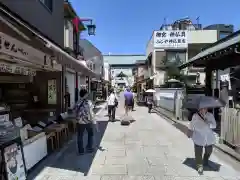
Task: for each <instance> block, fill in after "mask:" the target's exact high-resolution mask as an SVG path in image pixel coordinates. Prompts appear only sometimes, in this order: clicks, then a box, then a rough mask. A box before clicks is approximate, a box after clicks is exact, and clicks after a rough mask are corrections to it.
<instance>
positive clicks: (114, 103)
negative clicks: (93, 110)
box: [107, 89, 118, 122]
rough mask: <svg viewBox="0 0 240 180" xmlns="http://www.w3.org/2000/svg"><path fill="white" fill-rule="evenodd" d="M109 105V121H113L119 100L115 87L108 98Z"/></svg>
mask: <svg viewBox="0 0 240 180" xmlns="http://www.w3.org/2000/svg"><path fill="white" fill-rule="evenodd" d="M107 105H108V117H109V121H111V122H113V121H115V114H116V108H117V107H118V100H117V97H116V95H115V93H114V90H113V89H111V90H110V95H109V96H108V99H107Z"/></svg>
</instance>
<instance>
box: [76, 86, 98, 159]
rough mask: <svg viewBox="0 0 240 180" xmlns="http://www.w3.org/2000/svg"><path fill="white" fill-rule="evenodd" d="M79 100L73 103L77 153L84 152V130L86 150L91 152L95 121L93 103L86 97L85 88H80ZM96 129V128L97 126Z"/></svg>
mask: <svg viewBox="0 0 240 180" xmlns="http://www.w3.org/2000/svg"><path fill="white" fill-rule="evenodd" d="M79 95H80V100H79V102H78V103H76V105H75V108H74V109H75V110H76V119H77V146H78V153H79V155H82V154H84V147H83V136H84V132H85V130H86V131H87V134H88V141H87V146H86V152H88V153H91V152H93V151H94V148H93V136H94V125H96V128H97V123H96V121H95V120H94V112H93V104H92V102H91V101H90V100H89V99H88V97H89V94H88V92H87V90H86V89H81V90H80V92H79ZM97 130H98V128H97Z"/></svg>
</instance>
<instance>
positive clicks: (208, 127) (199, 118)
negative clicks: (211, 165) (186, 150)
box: [188, 108, 216, 174]
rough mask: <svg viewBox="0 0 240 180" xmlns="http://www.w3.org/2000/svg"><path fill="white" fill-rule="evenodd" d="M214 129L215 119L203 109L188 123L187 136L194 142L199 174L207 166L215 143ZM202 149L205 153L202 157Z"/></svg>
mask: <svg viewBox="0 0 240 180" xmlns="http://www.w3.org/2000/svg"><path fill="white" fill-rule="evenodd" d="M215 128H216V121H215V118H214V116H213V114H212V113H210V112H208V110H207V109H205V108H203V109H200V110H199V111H198V112H197V113H195V114H194V115H193V117H192V121H191V122H190V127H189V132H188V136H189V137H191V138H192V140H193V142H194V150H195V160H196V166H197V170H198V173H199V174H203V166H208V160H209V157H210V156H211V154H212V151H213V144H215V141H216V139H215V135H214V133H213V130H212V129H215ZM203 148H205V152H204V156H203V157H202V153H203Z"/></svg>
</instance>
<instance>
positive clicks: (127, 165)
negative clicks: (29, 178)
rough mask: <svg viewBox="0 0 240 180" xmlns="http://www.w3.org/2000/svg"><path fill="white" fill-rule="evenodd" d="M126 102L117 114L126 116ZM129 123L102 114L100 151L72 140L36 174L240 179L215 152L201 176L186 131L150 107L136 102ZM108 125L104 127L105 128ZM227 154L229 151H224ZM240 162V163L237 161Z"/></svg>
mask: <svg viewBox="0 0 240 180" xmlns="http://www.w3.org/2000/svg"><path fill="white" fill-rule="evenodd" d="M122 106H123V105H122V104H120V105H119V108H118V110H117V119H120V118H121V117H123V113H124V111H123V108H122ZM135 109H136V111H134V112H132V113H131V115H132V116H133V117H134V119H135V120H136V121H135V122H133V123H132V124H131V125H130V126H121V125H120V122H119V121H117V122H115V123H108V122H107V117H106V113H107V112H106V111H105V110H104V111H102V113H101V114H99V116H98V119H99V121H100V126H101V132H100V133H98V135H99V136H100V134H101V133H104V134H103V137H99V138H97V141H100V139H101V138H102V140H101V144H100V146H99V149H98V151H97V152H96V154H87V155H84V156H77V155H76V144H75V142H73V143H71V144H70V145H69V147H68V148H67V149H66V151H65V152H64V153H63V155H62V156H61V157H60V158H58V159H57V160H56V161H55V162H51V163H49V164H47V165H45V167H44V168H43V169H42V171H41V172H39V174H38V176H37V177H36V178H35V180H60V179H61V180H65V179H68V180H69V179H71V180H85V179H86V180H128V179H129V180H143V179H144V180H239V179H240V174H239V171H238V170H237V169H236V168H234V167H232V166H231V164H229V163H227V162H226V161H224V160H222V158H218V156H216V155H213V156H212V157H211V161H213V162H212V168H211V169H207V170H206V171H205V172H204V175H202V176H199V175H198V173H197V172H196V170H195V169H194V159H193V157H194V156H193V145H192V141H191V140H190V139H188V138H187V137H186V136H185V135H184V134H183V133H182V132H180V131H179V130H177V129H176V128H175V127H173V126H172V125H171V124H170V123H169V122H167V121H166V120H164V119H163V118H161V117H159V116H158V115H157V114H155V113H152V114H148V113H147V109H146V107H136V108H135ZM104 128H106V130H105V132H104ZM224 156H225V155H224ZM239 166H240V165H239Z"/></svg>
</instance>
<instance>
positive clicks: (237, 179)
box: [222, 176, 240, 180]
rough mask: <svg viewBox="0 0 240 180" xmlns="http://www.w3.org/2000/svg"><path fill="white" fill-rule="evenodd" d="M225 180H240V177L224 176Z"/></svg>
mask: <svg viewBox="0 0 240 180" xmlns="http://www.w3.org/2000/svg"><path fill="white" fill-rule="evenodd" d="M222 178H223V179H224V180H240V177H232V176H222Z"/></svg>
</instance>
